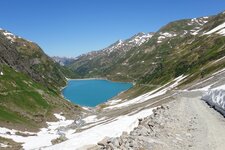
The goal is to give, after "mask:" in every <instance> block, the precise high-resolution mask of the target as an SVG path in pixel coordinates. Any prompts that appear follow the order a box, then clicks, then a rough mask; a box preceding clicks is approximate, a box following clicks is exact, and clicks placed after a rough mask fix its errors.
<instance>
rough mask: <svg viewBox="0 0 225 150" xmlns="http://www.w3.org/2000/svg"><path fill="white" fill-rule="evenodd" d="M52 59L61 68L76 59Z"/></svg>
mask: <svg viewBox="0 0 225 150" xmlns="http://www.w3.org/2000/svg"><path fill="white" fill-rule="evenodd" d="M52 59H53V60H54V61H55V62H57V63H59V64H60V65H61V66H65V65H68V64H71V63H72V62H73V61H74V60H76V58H68V57H58V56H53V57H52Z"/></svg>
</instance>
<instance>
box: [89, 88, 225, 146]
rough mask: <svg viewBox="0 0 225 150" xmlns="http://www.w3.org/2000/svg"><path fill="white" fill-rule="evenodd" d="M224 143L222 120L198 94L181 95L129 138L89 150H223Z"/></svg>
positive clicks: (109, 141)
mask: <svg viewBox="0 0 225 150" xmlns="http://www.w3.org/2000/svg"><path fill="white" fill-rule="evenodd" d="M224 141H225V118H224V117H223V116H222V115H221V114H219V113H218V112H216V111H215V110H214V109H213V108H210V107H209V106H208V105H207V104H206V103H205V102H204V101H202V100H201V95H200V93H199V92H181V93H178V94H177V95H176V96H175V100H174V101H172V102H169V103H168V104H164V105H162V107H159V108H157V109H156V110H155V111H154V113H153V115H151V116H149V117H147V118H145V119H143V120H140V121H139V126H138V127H137V128H135V129H134V130H133V131H131V133H130V134H129V135H128V134H127V133H123V135H122V136H120V137H118V138H108V139H107V138H106V139H104V140H103V141H101V142H99V143H98V146H96V147H94V148H92V149H102V148H103V149H154V150H162V149H166V150H180V149H182V150H186V149H187V150H190V149H191V150H203V149H204V150H223V149H224V147H225V143H224Z"/></svg>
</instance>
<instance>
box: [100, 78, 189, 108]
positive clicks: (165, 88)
mask: <svg viewBox="0 0 225 150" xmlns="http://www.w3.org/2000/svg"><path fill="white" fill-rule="evenodd" d="M186 77H187V76H183V75H182V76H179V77H177V78H176V79H174V80H173V81H171V82H169V83H167V84H165V85H164V86H162V87H159V88H157V89H155V90H153V91H151V92H148V93H145V94H143V95H140V96H138V97H136V98H134V99H131V100H125V102H122V103H120V104H116V105H111V106H108V107H106V108H104V110H107V109H114V108H121V107H127V106H129V105H133V104H137V103H142V102H145V101H147V100H150V99H152V98H155V97H157V96H160V95H163V94H165V93H166V92H167V91H168V90H171V89H173V88H174V87H176V86H177V85H178V84H179V82H180V81H182V80H183V79H184V78H186Z"/></svg>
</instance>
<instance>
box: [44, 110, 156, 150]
mask: <svg viewBox="0 0 225 150" xmlns="http://www.w3.org/2000/svg"><path fill="white" fill-rule="evenodd" d="M151 114H152V109H146V110H142V111H140V112H137V113H136V114H128V115H124V116H120V117H117V118H115V119H114V120H113V121H110V122H108V123H104V124H100V125H96V126H94V127H92V128H90V129H87V130H84V131H82V132H80V133H74V134H71V135H70V136H69V137H68V138H69V140H67V141H65V142H62V143H59V144H56V145H53V146H50V147H47V148H45V149H48V150H60V149H68V150H69V149H81V148H84V146H88V145H93V144H97V142H98V141H101V140H102V139H104V137H106V136H107V137H118V136H120V135H122V132H124V131H126V132H130V131H132V130H133V129H134V128H135V127H137V126H138V119H139V118H144V117H147V116H149V115H151ZM112 127H113V128H112Z"/></svg>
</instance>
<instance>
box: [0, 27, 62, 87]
mask: <svg viewBox="0 0 225 150" xmlns="http://www.w3.org/2000/svg"><path fill="white" fill-rule="evenodd" d="M2 65H8V66H10V67H12V68H13V69H15V70H17V71H20V72H23V73H25V74H27V75H29V76H30V77H31V78H32V79H34V80H35V81H38V82H41V83H42V84H45V85H47V86H56V87H57V86H62V85H64V84H65V78H64V75H63V73H62V72H61V71H60V67H59V66H58V65H57V64H56V63H54V61H53V60H52V59H51V58H50V57H48V56H47V55H46V54H45V53H44V52H43V51H42V49H41V48H40V47H39V46H38V45H37V44H35V43H33V42H31V41H27V40H25V39H23V38H21V37H19V36H16V35H13V34H12V33H10V32H8V31H6V30H0V68H1V66H2Z"/></svg>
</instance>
